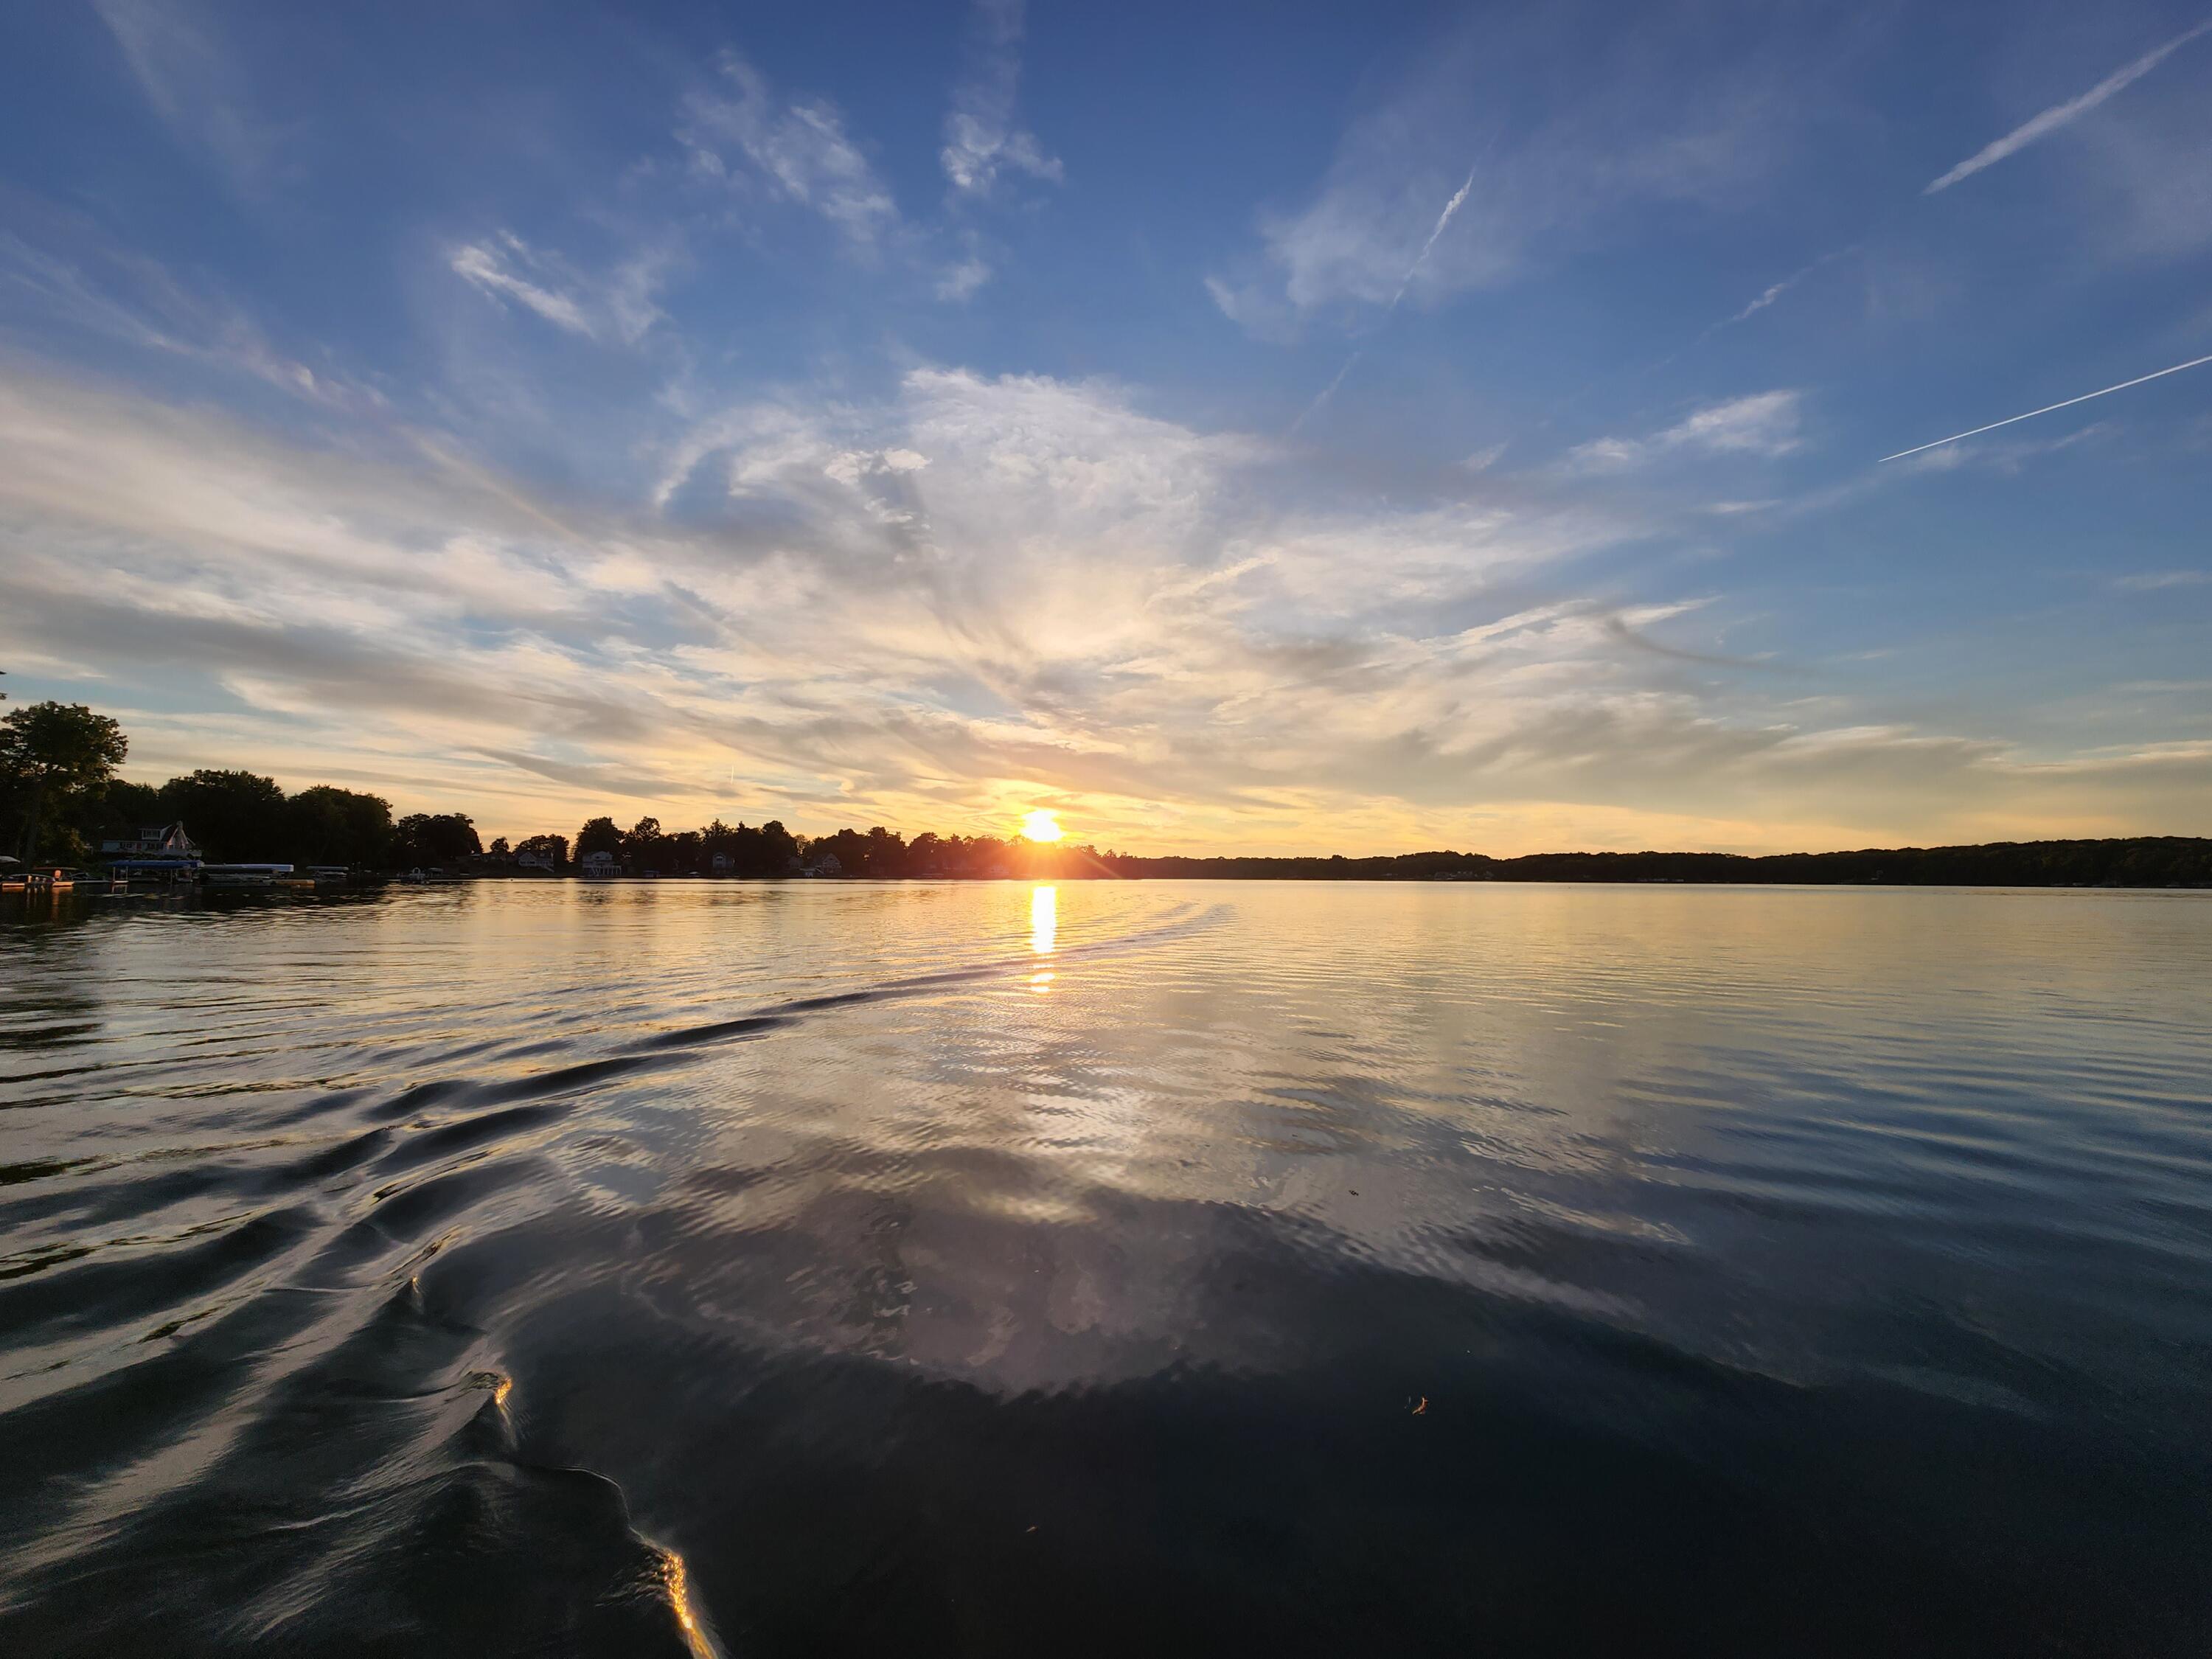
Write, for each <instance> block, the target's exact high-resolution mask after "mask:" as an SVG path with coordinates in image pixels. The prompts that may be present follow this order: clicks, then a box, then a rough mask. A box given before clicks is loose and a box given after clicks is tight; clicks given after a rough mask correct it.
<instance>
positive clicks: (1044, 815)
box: [1022, 806, 1060, 841]
mask: <svg viewBox="0 0 2212 1659" xmlns="http://www.w3.org/2000/svg"><path fill="white" fill-rule="evenodd" d="M1022 833H1023V834H1024V835H1025V836H1028V837H1029V838H1030V840H1031V841H1058V840H1059V839H1060V819H1059V818H1058V817H1055V816H1054V814H1052V813H1050V812H1048V811H1045V810H1044V808H1042V806H1040V807H1038V808H1037V810H1036V811H1034V812H1031V813H1029V814H1028V815H1027V816H1025V817H1024V818H1023V819H1022Z"/></svg>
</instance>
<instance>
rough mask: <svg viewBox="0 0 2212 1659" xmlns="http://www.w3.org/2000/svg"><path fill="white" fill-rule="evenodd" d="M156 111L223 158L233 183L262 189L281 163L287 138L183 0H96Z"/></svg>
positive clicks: (195, 144) (195, 143)
mask: <svg viewBox="0 0 2212 1659" xmlns="http://www.w3.org/2000/svg"><path fill="white" fill-rule="evenodd" d="M93 3H94V9H96V10H97V11H98V12H99V14H100V21H102V22H103V23H105V24H106V26H107V28H108V32H109V33H112V35H113V36H114V37H115V42H116V44H117V45H118V46H120V47H121V48H122V50H123V59H124V62H125V64H127V65H128V66H129V67H130V70H131V76H132V77H133V78H134V79H136V80H137V82H138V86H139V89H140V90H141V91H142V92H143V93H144V94H145V95H146V100H147V102H148V103H149V104H151V105H152V106H154V111H155V114H157V115H159V116H160V117H161V120H162V122H163V123H164V124H165V125H167V126H168V128H169V129H170V131H173V132H174V133H175V134H177V136H178V137H180V138H182V139H183V140H184V141H185V143H188V144H190V145H191V146H192V147H194V148H195V149H202V150H204V151H206V152H207V153H208V154H210V155H212V156H213V157H214V158H215V159H216V161H218V162H219V163H220V164H221V165H222V168H223V170H224V171H225V172H226V173H228V175H229V177H230V179H231V180H232V182H233V183H234V184H236V185H240V187H242V188H245V189H248V190H258V189H260V188H263V187H264V186H265V185H267V184H269V183H270V180H271V179H273V178H274V177H275V176H276V174H277V173H280V172H281V171H282V170H283V140H282V136H281V135H280V134H279V133H278V132H276V131H275V130H273V129H271V128H270V127H269V126H268V125H266V124H264V122H262V121H261V120H260V119H259V118H258V117H256V116H255V115H254V114H253V113H252V110H251V109H250V107H249V105H248V101H247V98H246V88H245V84H244V82H243V78H242V77H241V76H240V75H239V73H238V72H237V70H235V69H234V67H233V65H232V64H231V61H230V58H229V57H228V54H227V53H226V52H224V51H223V49H222V46H221V45H220V44H219V42H218V40H217V38H216V34H215V33H214V31H213V29H212V27H211V26H210V25H209V24H208V23H207V21H205V20H204V19H203V18H200V17H199V16H198V15H197V9H196V8H194V7H192V6H191V5H189V4H187V3H185V0H93Z"/></svg>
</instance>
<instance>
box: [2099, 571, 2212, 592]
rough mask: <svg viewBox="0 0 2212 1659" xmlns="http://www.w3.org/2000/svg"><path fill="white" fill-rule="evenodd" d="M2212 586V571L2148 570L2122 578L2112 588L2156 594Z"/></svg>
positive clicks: (2116, 580)
mask: <svg viewBox="0 0 2212 1659" xmlns="http://www.w3.org/2000/svg"><path fill="white" fill-rule="evenodd" d="M2208 584H2212V570H2146V571H2142V572H2141V573H2139V574H2136V575H2132V576H2120V577H2116V578H2115V579H2114V580H2113V582H2112V586H2115V587H2117V588H2118V589H2120V590H2121V591H2122V592H2127V593H2154V592H2160V591H2161V590H2162V589H2165V588H2169V587H2203V586H2207V585H2208Z"/></svg>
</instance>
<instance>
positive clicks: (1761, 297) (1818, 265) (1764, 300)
mask: <svg viewBox="0 0 2212 1659" xmlns="http://www.w3.org/2000/svg"><path fill="white" fill-rule="evenodd" d="M1858 251H1859V249H1858V244H1857V243H1856V242H1854V243H1852V244H1851V245H1850V246H1849V247H1839V248H1834V249H1832V250H1831V251H1829V252H1826V253H1823V254H1822V255H1821V256H1820V258H1817V259H1815V260H1814V261H1813V262H1812V263H1811V264H1806V265H1801V266H1799V267H1798V268H1797V269H1796V270H1793V271H1791V272H1790V274H1789V275H1788V276H1784V278H1783V279H1782V280H1781V281H1780V282H1778V283H1770V284H1768V285H1767V286H1766V287H1765V288H1764V289H1760V290H1759V293H1758V294H1757V295H1755V296H1753V299H1752V300H1751V301H1750V302H1749V303H1748V304H1747V305H1746V306H1745V307H1743V309H1742V310H1741V311H1739V312H1736V313H1734V314H1732V315H1730V316H1727V317H1723V318H1722V319H1721V320H1720V321H1718V322H1717V323H1715V324H1714V325H1712V326H1711V328H1709V329H1707V330H1706V331H1705V333H1704V334H1702V335H1700V336H1699V338H1700V339H1703V340H1710V339H1711V338H1712V337H1713V336H1714V335H1716V334H1717V333H1719V332H1720V331H1722V330H1723V329H1724V328H1734V327H1735V325H1737V324H1738V323H1746V322H1749V321H1750V320H1751V319H1753V317H1756V316H1757V315H1759V313H1760V312H1762V311H1764V310H1765V309H1766V308H1767V307H1769V306H1771V305H1772V304H1773V303H1774V302H1775V301H1777V300H1778V299H1780V298H1781V297H1782V296H1783V295H1785V294H1787V293H1789V292H1790V289H1793V288H1796V286H1797V284H1798V283H1802V282H1803V281H1804V280H1805V279H1806V278H1807V277H1808V276H1812V275H1813V274H1814V272H1816V271H1818V270H1821V269H1822V268H1823V267H1825V266H1827V265H1830V264H1834V263H1835V261H1837V260H1838V259H1841V258H1846V257H1848V256H1849V255H1850V254H1854V253H1857V252H1858Z"/></svg>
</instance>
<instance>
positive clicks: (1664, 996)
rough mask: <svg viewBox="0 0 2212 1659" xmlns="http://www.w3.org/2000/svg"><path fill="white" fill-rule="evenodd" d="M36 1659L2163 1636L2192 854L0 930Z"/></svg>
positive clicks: (2197, 1624) (1986, 1648) (0, 1169)
mask: <svg viewBox="0 0 2212 1659" xmlns="http://www.w3.org/2000/svg"><path fill="white" fill-rule="evenodd" d="M0 984H4V986H5V987H6V996H5V1000H4V1002H0V1650H3V1651H6V1652H9V1653H11V1654H12V1653H22V1654H27V1655H28V1654H88V1655H89V1654H100V1655H112V1654H117V1653H137V1652H148V1653H163V1654H195V1653H226V1654H228V1653H270V1654H285V1655H294V1654H306V1655H313V1654H333V1655H335V1654H356V1653H390V1654H395V1655H397V1654H410V1655H413V1654H425V1653H448V1652H450V1653H457V1654H458V1653H467V1654H471V1655H484V1654H498V1653H562V1652H579V1653H588V1654H606V1655H632V1654H653V1653H666V1654H673V1655H682V1654H686V1653H694V1654H696V1653H703V1652H723V1653H727V1654H731V1655H740V1654H743V1655H798V1654H806V1655H813V1654H864V1653H865V1654H871V1655H874V1654H883V1653H900V1654H933V1653H947V1654H951V1653H963V1654H986V1655H996V1654H1016V1653H1020V1654H1024V1655H1034V1654H1037V1653H1041V1652H1042V1653H1115V1654H1124V1653H1139V1652H1163V1651H1164V1652H1176V1653H1180V1652H1194V1653H1196V1652H1206V1653H1210V1654H1219V1653H1246V1652H1252V1653H1257V1652H1263V1651H1267V1650H1279V1651H1297V1652H1315V1651H1320V1652H1331V1651H1333V1652H1341V1653H1347V1654H1350V1653H1358V1654H1367V1653H1389V1654H1418V1653H1439V1654H1443V1653H1449V1654H1455V1655H1464V1654H1468V1653H1473V1652H1489V1653H1497V1654H1519V1653H1529V1654H1551V1653H1557V1654H1590V1653H1608V1652H1630V1651H1634V1652H1643V1653H1655V1652H1656V1653H1676V1652H1679V1653H1698V1654H1711V1653H1742V1654H1761V1655H1765V1654H1775V1653H1784V1652H1787V1653H1823V1652H1826V1653H1838V1654H1865V1653H1872V1652H1882V1653H1898V1652H1923V1653H1930V1654H1936V1653H1942V1654H1960V1653H1987V1654H2008V1655H2010V1654H2026V1653H2051V1654H2061V1653H2063V1654H2104V1653H2110V1654H2163V1653H2173V1654H2181V1653H2198V1652H2202V1651H2203V1650H2205V1648H2206V1646H2207V1644H2208V1640H2212V1616H2209V1615H2208V1609H2212V1504H2208V1498H2212V1446H2208V1441H2207V1412H2206V1406H2207V1403H2208V1400H2207V1394H2208V1390H2207V1379H2208V1377H2212V1012H2208V1005H2209V1004H2212V999H2208V995H2207V987H2208V986H2212V896H2205V895H2189V894H2136V893H2124V894H2123V893H2090V892H2036V893H2014V892H1997V891H1981V892H1954V891H1930V890H1911V891H1896V890H1861V889H1850V890H1844V889H1799V890H1792V889H1751V888H1737V889H1726V888H1722V889H1697V888H1672V887H1668V888H1650V887H1644V888H1591V887H1538V886H1521V885H1486V884H1470V885H1370V884H1360V885H1352V884H1344V885H1304V884H1263V883H1223V884H1204V883H1161V884H1147V883H1127V884H1109V883H1103V882H1101V883H1090V884H1064V885H1062V886H1060V887H1059V888H1057V889H1054V888H1036V889H1033V888H1031V887H1030V886H1027V885H1024V884H973V885H945V886H933V885H922V884H908V885H895V886H874V885H869V884H805V883H802V884H769V885H755V884H687V883H659V884H606V885H584V884H574V883H566V884H543V885H532V884H483V885H478V886H471V887H456V888H448V889H432V890H411V891H404V892H394V893H392V894H389V895H387V896H374V897H363V898H357V899H351V900H344V901H337V902H298V903H257V902H241V903H238V904H234V905H232V906H230V907H228V908H181V909H173V910H172V909H160V908H156V909H153V910H137V911H135V912H134V911H133V910H132V909H131V908H130V907H128V906H107V907H101V906H99V905H95V904H90V903H87V904H82V905H79V906H77V907H76V908H70V907H68V906H66V905H64V907H63V908H61V909H59V910H56V911H50V912H49V911H41V912H34V913H32V914H29V915H25V914H24V913H22V912H21V911H20V910H18V911H16V912H15V913H12V915H9V916H7V917H4V918H0Z"/></svg>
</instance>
